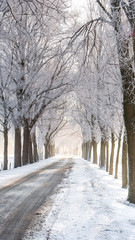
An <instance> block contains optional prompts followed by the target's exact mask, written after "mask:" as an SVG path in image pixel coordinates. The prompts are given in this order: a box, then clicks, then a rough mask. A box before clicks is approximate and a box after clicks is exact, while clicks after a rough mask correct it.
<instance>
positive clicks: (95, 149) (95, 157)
mask: <svg viewBox="0 0 135 240" xmlns="http://www.w3.org/2000/svg"><path fill="white" fill-rule="evenodd" d="M92 145H93V163H94V164H97V142H96V141H95V140H94V139H93V140H92Z"/></svg>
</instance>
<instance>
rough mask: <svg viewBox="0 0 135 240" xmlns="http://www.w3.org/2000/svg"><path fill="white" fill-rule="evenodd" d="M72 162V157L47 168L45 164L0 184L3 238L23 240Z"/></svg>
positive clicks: (1, 233) (1, 236) (0, 239)
mask: <svg viewBox="0 0 135 240" xmlns="http://www.w3.org/2000/svg"><path fill="white" fill-rule="evenodd" d="M44 164H45V163H44ZM71 165H72V161H71V160H70V159H61V160H58V161H57V160H55V162H54V163H52V164H50V165H48V166H47V167H46V164H45V166H44V167H43V168H41V169H38V170H37V171H34V172H32V173H29V174H28V175H26V176H25V177H23V178H18V179H17V180H16V181H15V180H14V181H13V182H12V183H10V182H9V183H8V184H7V185H6V186H3V187H0V240H8V239H9V240H20V239H22V236H23V235H24V231H25V230H26V229H27V226H28V224H29V223H30V221H31V219H32V218H33V216H34V215H35V214H37V211H38V209H39V208H40V207H41V206H42V204H45V202H46V201H47V200H49V197H50V195H51V194H52V193H53V192H54V189H55V188H56V186H57V184H59V183H60V182H61V180H62V179H63V177H64V175H65V172H66V171H67V170H68V168H70V167H71ZM14 172H17V169H16V171H15V170H14ZM1 175H2V173H1ZM13 178H14V177H13ZM12 180H13V179H12Z"/></svg>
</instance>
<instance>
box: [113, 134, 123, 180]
mask: <svg viewBox="0 0 135 240" xmlns="http://www.w3.org/2000/svg"><path fill="white" fill-rule="evenodd" d="M121 135H122V131H121V132H120V135H119V139H118V149H117V157H116V163H115V175H114V178H116V179H117V178H118V165H119V157H120V148H121Z"/></svg>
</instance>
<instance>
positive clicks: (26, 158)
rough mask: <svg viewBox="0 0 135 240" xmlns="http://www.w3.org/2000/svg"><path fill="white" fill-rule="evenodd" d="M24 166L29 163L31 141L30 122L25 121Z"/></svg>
mask: <svg viewBox="0 0 135 240" xmlns="http://www.w3.org/2000/svg"><path fill="white" fill-rule="evenodd" d="M23 131H24V132H23V165H26V164H28V163H29V141H30V130H29V125H28V120H27V119H25V120H24V128H23Z"/></svg>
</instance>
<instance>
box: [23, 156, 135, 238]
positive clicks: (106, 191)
mask: <svg viewBox="0 0 135 240" xmlns="http://www.w3.org/2000/svg"><path fill="white" fill-rule="evenodd" d="M73 161H74V164H73V168H72V170H71V172H70V174H68V173H67V176H65V178H64V180H63V182H62V183H61V184H60V185H59V188H58V189H57V192H56V194H54V195H53V196H52V197H51V199H49V201H50V202H51V207H50V208H49V210H48V211H47V209H48V206H47V205H45V206H42V208H41V209H40V211H39V215H37V216H35V218H34V219H33V223H32V224H31V226H30V227H29V229H28V230H27V232H26V234H25V237H24V239H23V240H78V239H80V240H121V239H122V240H134V239H135V207H134V205H132V204H128V202H127V201H126V197H127V190H126V189H122V188H121V181H120V180H116V179H113V177H112V176H109V175H108V173H106V172H105V171H104V170H102V169H99V168H98V166H95V165H93V164H91V163H89V162H88V161H85V160H83V159H73ZM48 204H49V203H48Z"/></svg>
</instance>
